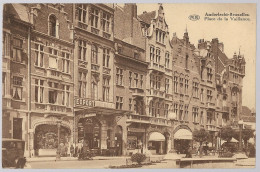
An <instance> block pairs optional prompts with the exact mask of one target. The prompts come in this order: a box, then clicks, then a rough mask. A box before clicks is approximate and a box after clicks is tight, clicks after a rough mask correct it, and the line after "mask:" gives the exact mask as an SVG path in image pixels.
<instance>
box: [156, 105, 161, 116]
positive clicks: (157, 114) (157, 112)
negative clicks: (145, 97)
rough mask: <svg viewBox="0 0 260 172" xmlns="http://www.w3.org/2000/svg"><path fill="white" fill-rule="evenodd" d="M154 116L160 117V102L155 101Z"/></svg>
mask: <svg viewBox="0 0 260 172" xmlns="http://www.w3.org/2000/svg"><path fill="white" fill-rule="evenodd" d="M155 117H160V103H159V102H157V103H156V114H155Z"/></svg>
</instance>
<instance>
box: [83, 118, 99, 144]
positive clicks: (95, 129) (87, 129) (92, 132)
mask: <svg viewBox="0 0 260 172" xmlns="http://www.w3.org/2000/svg"><path fill="white" fill-rule="evenodd" d="M78 142H79V143H84V145H86V146H87V147H89V149H99V148H100V143H101V124H100V123H99V121H98V120H97V119H95V118H81V119H80V120H79V122H78Z"/></svg>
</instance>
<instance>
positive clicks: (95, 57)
mask: <svg viewBox="0 0 260 172" xmlns="http://www.w3.org/2000/svg"><path fill="white" fill-rule="evenodd" d="M91 63H94V64H97V63H98V48H97V46H96V45H92V47H91Z"/></svg>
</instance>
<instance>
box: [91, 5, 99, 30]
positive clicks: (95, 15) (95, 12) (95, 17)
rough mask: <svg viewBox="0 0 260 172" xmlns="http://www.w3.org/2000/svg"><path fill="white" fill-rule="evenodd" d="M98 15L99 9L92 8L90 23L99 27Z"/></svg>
mask: <svg viewBox="0 0 260 172" xmlns="http://www.w3.org/2000/svg"><path fill="white" fill-rule="evenodd" d="M98 15H99V12H98V10H97V9H95V8H91V11H90V23H91V26H92V27H95V28H98Z"/></svg>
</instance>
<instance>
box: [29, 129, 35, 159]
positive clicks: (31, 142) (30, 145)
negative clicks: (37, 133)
mask: <svg viewBox="0 0 260 172" xmlns="http://www.w3.org/2000/svg"><path fill="white" fill-rule="evenodd" d="M28 137H29V149H30V151H29V152H30V155H29V157H34V156H35V151H34V146H33V145H34V132H33V129H30V130H29V134H28Z"/></svg>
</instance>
